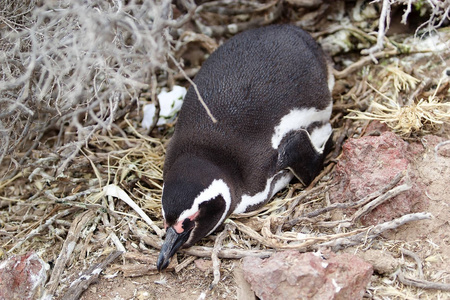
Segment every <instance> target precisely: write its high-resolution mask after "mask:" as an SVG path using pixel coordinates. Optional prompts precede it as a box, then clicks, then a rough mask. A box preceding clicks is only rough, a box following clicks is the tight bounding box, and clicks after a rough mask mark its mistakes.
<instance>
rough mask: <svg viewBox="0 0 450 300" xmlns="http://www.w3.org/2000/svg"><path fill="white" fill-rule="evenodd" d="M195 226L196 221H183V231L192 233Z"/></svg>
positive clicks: (188, 219)
mask: <svg viewBox="0 0 450 300" xmlns="http://www.w3.org/2000/svg"><path fill="white" fill-rule="evenodd" d="M194 226H195V221H193V220H191V219H190V218H186V219H184V221H183V229H184V231H190V230H191V229H193V228H194Z"/></svg>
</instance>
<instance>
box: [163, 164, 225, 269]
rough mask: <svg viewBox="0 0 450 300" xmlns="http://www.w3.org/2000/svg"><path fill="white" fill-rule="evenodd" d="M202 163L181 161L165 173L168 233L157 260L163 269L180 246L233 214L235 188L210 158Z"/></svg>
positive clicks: (196, 238) (212, 228)
mask: <svg viewBox="0 0 450 300" xmlns="http://www.w3.org/2000/svg"><path fill="white" fill-rule="evenodd" d="M193 163H194V165H193ZM198 163H199V162H197V163H195V162H194V161H193V160H191V161H186V162H181V163H177V164H176V166H174V167H172V168H171V169H170V171H169V172H167V173H166V174H165V180H164V187H163V196H162V212H163V217H164V226H165V228H166V237H165V240H164V243H163V245H162V248H161V252H160V254H159V257H158V261H157V268H158V270H160V271H161V270H163V269H165V268H166V267H167V266H168V265H169V262H170V258H171V257H172V256H173V255H174V254H175V253H176V252H177V251H178V250H179V249H180V248H182V247H189V246H191V245H193V244H194V243H195V242H197V241H199V240H200V239H202V238H203V237H205V236H207V235H208V234H210V233H212V232H213V231H214V230H215V229H216V228H217V227H219V225H220V224H222V223H223V221H224V220H225V218H226V217H227V216H228V215H229V214H230V206H231V192H230V188H229V186H228V184H227V183H226V182H225V180H224V178H223V177H221V175H222V174H221V171H220V170H219V169H218V168H217V167H216V166H214V165H213V164H211V163H209V162H205V161H203V162H201V163H200V164H198Z"/></svg>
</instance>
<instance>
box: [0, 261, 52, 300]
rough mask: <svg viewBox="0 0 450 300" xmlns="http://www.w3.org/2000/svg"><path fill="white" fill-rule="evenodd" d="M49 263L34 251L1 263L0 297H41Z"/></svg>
mask: <svg viewBox="0 0 450 300" xmlns="http://www.w3.org/2000/svg"><path fill="white" fill-rule="evenodd" d="M47 270H48V265H47V264H46V263H45V262H44V261H43V260H42V259H41V258H40V257H39V256H38V255H37V254H36V253H34V252H29V253H27V254H25V255H22V256H13V257H10V258H8V259H6V260H4V261H2V262H1V263H0V299H1V300H9V299H39V298H40V294H41V293H42V287H43V285H44V284H45V281H46V280H47Z"/></svg>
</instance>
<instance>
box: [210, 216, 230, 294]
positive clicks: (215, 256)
mask: <svg viewBox="0 0 450 300" xmlns="http://www.w3.org/2000/svg"><path fill="white" fill-rule="evenodd" d="M229 228H230V223H228V224H226V225H225V229H224V230H223V231H222V232H221V233H219V235H218V236H217V238H216V241H215V242H214V248H213V251H212V253H211V260H212V263H213V274H214V280H213V282H212V283H211V285H210V286H209V289H210V290H212V289H213V288H214V287H215V286H216V285H217V284H218V283H219V280H220V259H219V250H220V249H222V244H223V241H224V240H225V238H226V237H227V236H228V233H229Z"/></svg>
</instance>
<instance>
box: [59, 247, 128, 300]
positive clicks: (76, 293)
mask: <svg viewBox="0 0 450 300" xmlns="http://www.w3.org/2000/svg"><path fill="white" fill-rule="evenodd" d="M121 254H122V252H121V251H113V252H111V253H110V254H109V255H108V256H107V257H106V258H105V259H104V260H103V261H102V262H100V263H97V264H94V265H92V266H91V267H90V268H89V269H87V270H86V271H84V272H83V274H82V275H81V276H80V277H78V279H76V280H75V281H73V282H72V283H71V284H70V287H69V289H68V290H67V291H66V293H65V294H64V296H63V297H62V298H61V299H67V300H76V299H80V296H81V294H82V293H83V292H84V291H85V290H87V288H88V287H89V285H91V284H92V283H94V282H96V281H97V280H98V277H99V276H100V273H101V272H102V271H103V270H104V269H105V268H106V267H107V266H108V265H109V264H111V263H112V262H113V261H114V260H116V258H117V257H119V256H120V255H121Z"/></svg>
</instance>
